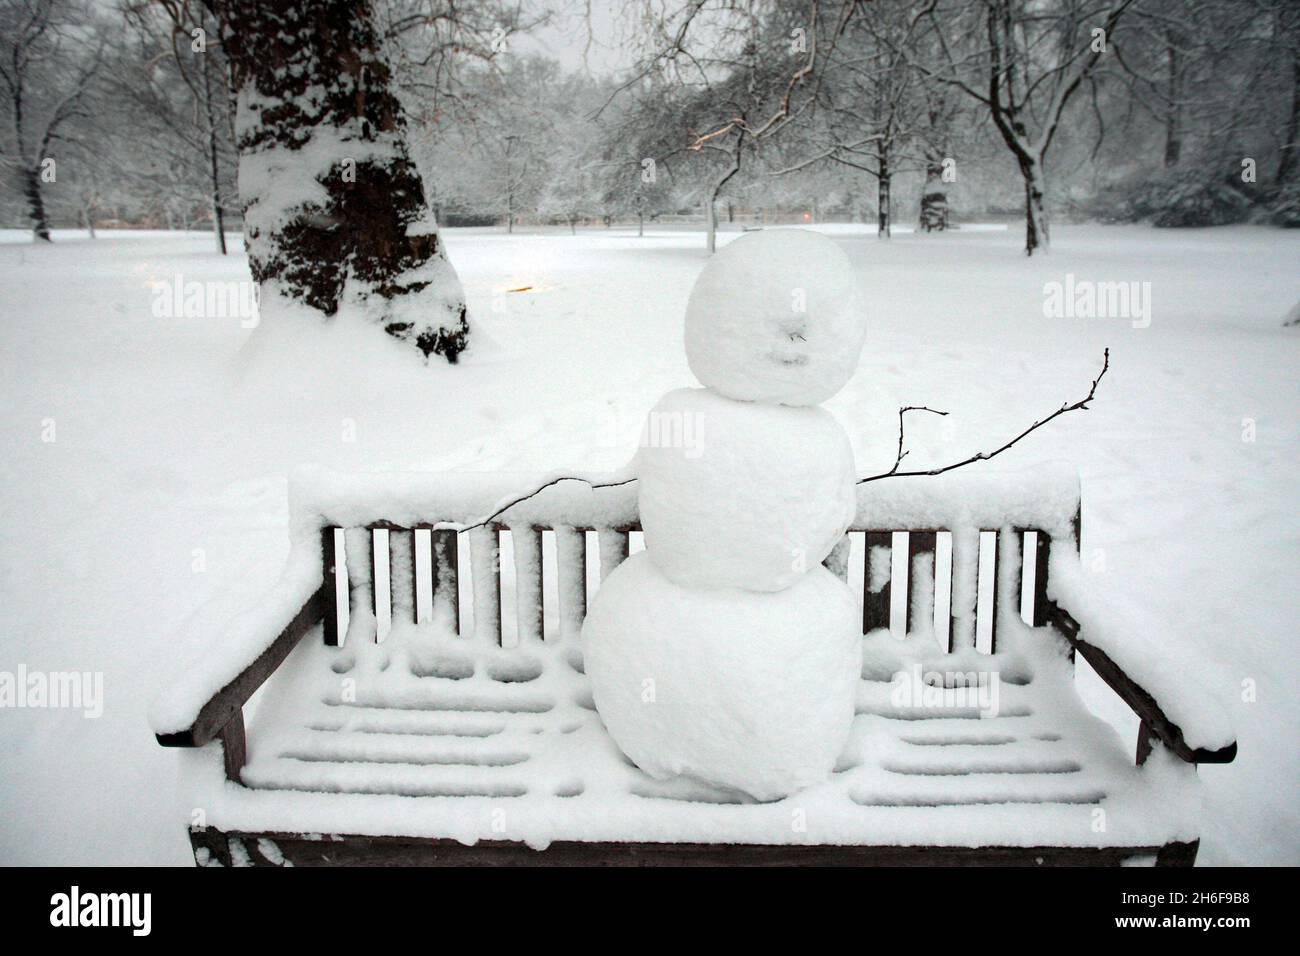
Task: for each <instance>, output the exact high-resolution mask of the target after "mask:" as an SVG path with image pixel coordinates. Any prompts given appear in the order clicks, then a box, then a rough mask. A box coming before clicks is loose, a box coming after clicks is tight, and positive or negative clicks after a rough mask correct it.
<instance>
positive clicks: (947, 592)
mask: <svg viewBox="0 0 1300 956" xmlns="http://www.w3.org/2000/svg"><path fill="white" fill-rule="evenodd" d="M556 477H558V476H552V475H537V474H529V475H519V474H503V473H490V474H484V473H475V472H460V473H455V472H453V473H428V474H400V473H387V474H342V473H337V472H330V471H325V470H321V469H311V470H307V471H302V472H299V473H298V474H297V475H295V477H294V479H293V481H292V483H291V490H290V502H291V515H292V518H291V521H292V526H293V528H294V535H295V539H296V540H299V541H319V542H320V546H321V547H322V548H323V551H324V554H325V566H326V568H327V577H328V573H329V570H330V569H332V570H333V571H334V573H335V575H336V576H335V578H334V584H335V587H334V588H332V589H327V590H329V591H331V592H332V596H333V597H334V599H335V602H336V605H337V609H336V611H335V620H336V621H338V623H337V624H335V625H334V626H331V622H330V620H329V615H327V622H326V640H327V641H328V642H330V643H338V642H340V641H342V640H345V639H369V640H374V639H376V637H377V638H379V639H382V638H383V636H384V635H385V634H386V633H387V631H388V630H389V628H390V627H391V624H392V621H394V620H397V619H401V620H407V621H411V620H414V621H416V622H424V621H429V620H432V619H434V618H435V617H437V616H438V615H440V614H441V615H444V616H445V617H446V618H447V619H448V620H449V622H450V624H451V626H452V627H453V628H454V629H455V630H457V631H458V632H459V631H461V630H462V627H461V625H462V610H464V611H466V612H467V613H468V615H470V616H472V618H473V622H474V623H473V631H474V633H475V634H476V635H477V636H479V637H482V638H485V639H487V640H489V641H492V642H494V643H496V642H501V641H503V640H504V641H505V642H506V643H513V642H514V641H515V640H519V641H526V640H540V639H544V638H547V637H550V636H552V634H551V633H550V632H552V631H558V633H572V632H575V631H576V630H577V629H578V628H580V627H581V624H582V620H583V617H584V615H585V613H586V602H587V595H588V591H589V589H590V588H591V587H593V586H595V585H597V584H598V580H599V577H601V576H603V575H605V574H608V573H609V572H610V571H612V570H613V568H614V567H616V566H617V565H618V563H619V562H620V561H622V560H623V558H625V557H626V556H627V554H628V552H629V550H630V549H631V548H632V547H634V541H635V538H636V537H638V535H639V524H638V517H637V501H636V484H635V482H633V483H630V484H623V485H620V486H617V487H594V488H593V487H591V485H589V484H587V483H585V482H583V481H560V482H557V483H554V484H548V483H549V482H551V481H553V480H554V479H555V478H556ZM602 480H604V481H609V480H611V479H610V478H609V477H604V478H600V477H593V478H592V481H593V482H596V483H599V482H600V481H602ZM615 480H616V479H615ZM538 488H540V489H541V490H540V491H538V492H537V493H536V494H535V495H532V496H531V497H529V498H528V499H527V500H525V501H520V502H518V503H517V504H513V505H511V506H510V507H508V508H505V510H504V511H502V510H501V509H502V508H503V507H504V506H506V505H510V503H511V502H516V501H517V500H518V499H519V498H521V497H523V496H524V495H526V494H528V493H529V492H531V491H533V490H534V489H538ZM1078 509H1079V483H1078V477H1077V474H1076V473H1075V472H1074V470H1073V469H1072V468H1069V467H1065V466H1058V465H1048V466H1040V467H1037V468H1034V469H1032V470H1025V471H1015V472H1005V471H1004V472H998V471H982V470H978V469H971V470H969V471H967V472H963V473H961V474H957V473H950V474H946V475H942V476H936V477H932V478H900V479H887V480H884V481H878V482H869V483H867V484H863V485H859V488H858V514H857V517H856V520H855V522H854V524H853V526H852V528H851V529H850V532H851V533H850V534H849V535H847V536H846V537H845V539H844V540H843V541H842V542H841V545H840V546H839V547H838V548H837V549H836V551H835V552H834V553H833V554H832V555H831V556H830V557H829V558H828V559H827V561H826V564H827V566H828V567H830V568H831V569H832V570H833V571H835V572H836V573H838V574H840V575H841V576H842V577H845V578H846V579H848V578H849V577H850V576H852V577H853V579H854V580H853V582H852V583H854V584H855V586H857V587H858V588H859V589H860V594H861V596H862V598H863V608H864V613H863V629H864V631H870V630H873V629H874V628H876V627H885V628H892V629H894V630H896V631H906V630H911V629H912V627H913V625H915V624H917V623H918V622H919V621H920V616H921V615H925V614H929V613H932V612H933V611H934V609H935V608H936V606H941V610H940V613H939V614H938V615H937V616H940V617H942V607H946V608H947V611H948V614H947V617H948V621H947V623H945V622H943V621H939V622H938V623H937V624H936V630H937V631H939V632H941V633H940V638H941V640H942V642H943V643H944V645H945V646H947V647H950V648H952V649H957V648H962V647H967V646H976V645H977V643H978V642H979V641H980V640H981V639H982V641H983V645H984V646H983V648H982V649H985V650H993V649H994V647H995V643H996V630H997V621H998V618H999V617H1000V616H1001V614H1003V613H1012V614H1019V613H1020V612H1021V609H1022V600H1021V588H1022V565H1023V574H1024V576H1025V583H1024V589H1025V593H1026V595H1033V596H1034V599H1031V598H1029V597H1026V603H1025V604H1024V606H1025V607H1027V608H1030V609H1031V610H1032V613H1033V616H1034V618H1035V619H1036V620H1035V623H1041V620H1040V618H1041V609H1042V606H1043V598H1042V594H1043V591H1044V588H1045V585H1046V573H1045V572H1046V561H1047V547H1046V545H1047V542H1048V541H1049V540H1051V539H1054V540H1058V541H1069V540H1071V539H1072V537H1073V536H1074V535H1075V533H1076V532H1075V529H1074V526H1073V522H1074V521H1075V518H1076V516H1077V514H1078ZM498 511H500V512H501V513H500V514H499V515H497V514H496V513H497V512H498ZM490 515H496V516H495V517H494V518H493V519H492V520H491V521H490V522H487V523H486V524H484V523H483V522H484V519H486V518H487V517H488V516H490ZM1039 531H1042V532H1045V535H1043V534H1038V533H1037V532H1039ZM908 532H911V534H908ZM1025 532H1028V534H1025ZM630 536H631V538H632V541H630V540H629V537H630ZM1022 546H1023V547H1024V548H1027V549H1031V554H1030V560H1029V561H1023V560H1022V557H1021V552H1022ZM597 569H598V570H597ZM466 578H468V579H469V580H468V583H463V582H465V579H466ZM895 579H898V580H900V582H904V581H905V584H904V585H903V586H900V587H898V588H894V587H893V586H892V582H893V581H894V580H895ZM1035 599H1036V603H1037V605H1038V606H1037V607H1035V606H1034V605H1035ZM936 602H939V604H936ZM557 604H558V608H557V607H556V605H557ZM343 608H346V609H347V610H346V611H341V610H338V609H343ZM548 611H549V612H550V613H549V618H550V619H551V621H552V624H551V626H550V628H549V630H548V625H547V619H548Z"/></svg>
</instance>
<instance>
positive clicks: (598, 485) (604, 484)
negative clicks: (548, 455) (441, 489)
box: [457, 475, 636, 531]
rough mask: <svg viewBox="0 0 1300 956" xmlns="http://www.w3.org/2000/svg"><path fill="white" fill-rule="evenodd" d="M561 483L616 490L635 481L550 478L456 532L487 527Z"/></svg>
mask: <svg viewBox="0 0 1300 956" xmlns="http://www.w3.org/2000/svg"><path fill="white" fill-rule="evenodd" d="M562 481H580V482H582V483H583V484H584V485H587V486H588V487H589V488H618V487H620V486H622V485H630V484H631V483H632V482H634V481H636V478H635V477H633V478H623V479H621V480H619V481H605V482H593V481H589V480H588V479H586V478H578V477H575V476H571V475H564V476H561V477H559V478H552V479H551V480H550V481H548V482H546V483H545V484H543V485H539V486H538V487H536V488H534V489H533V490H532V491H530V492H528V493H527V494H523V495H520V496H519V497H518V498H515V499H514V500H513V501H510V502H508V503H506V504H504V505H502V506H501V507H500V508H498V509H497V510H496V511H494V512H492V513H491V514H490V515H488V516H487V517H486V518H483V519H482V520H480V521H476V522H475V523H474V524H470V525H465V526H464V527H463V528H458V529H457V530H458V531H473V530H474V529H476V528H483V527H486V526H487V525H489V524H491V523H492V522H493V521H495V520H496V519H497V518H499V517H501V516H502V515H503V514H505V513H506V512H507V511H509V510H510V509H511V508H513V507H514V506H515V505H517V504H522V503H523V502H525V501H527V500H528V499H529V498H534V497H536V496H537V495H539V494H541V493H542V492H543V491H545V490H546V489H547V488H552V487H554V486H555V485H558V484H559V483H560V482H562Z"/></svg>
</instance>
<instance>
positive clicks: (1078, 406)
mask: <svg viewBox="0 0 1300 956" xmlns="http://www.w3.org/2000/svg"><path fill="white" fill-rule="evenodd" d="M1108 368H1110V349H1106V351H1105V352H1104V353H1103V355H1102V362H1101V371H1100V372H1098V373H1097V377H1096V378H1094V379H1093V380H1092V387H1091V388H1090V389H1088V394H1087V395H1085V396H1084V397H1083V398H1081V399H1079V401H1077V402H1074V403H1070V404H1065V405H1062V406H1061V407H1060V408H1058V409H1057V410H1056V411H1054V412H1052V414H1050V415H1048V416H1047V417H1046V418H1043V419H1041V420H1039V421H1036V422H1034V423H1033V424H1032V425H1030V426H1029V427H1028V428H1026V429H1025V430H1024V431H1022V432H1021V433H1020V434H1019V435H1017V436H1016V437H1015V438H1012V439H1011V440H1010V441H1008V442H1005V443H1004V444H1002V445H1000V446H999V447H997V448H995V449H994V450H993V451H981V452H977V453H976V454H974V455H971V456H970V457H969V458H966V459H963V460H962V461H957V462H953V463H952V464H950V465H944V466H942V467H941V468H930V469H927V470H924V471H899V470H898V464H899V462H900V461H902V459H903V457H904V453H903V451H902V448H903V412H906V411H908V410H909V409H910V407H911V406H909V408H904V409H901V410H900V411H899V413H898V448H899V456H898V459H897V460H895V462H894V467H893V468H891V469H889V471H886V472H881V473H880V474H878V475H868V476H867V477H866V478H859V479H858V484H860V485H863V484H866V483H867V482H869V481H879V480H880V479H882V478H914V477H920V476H922V475H942V474H943V473H944V472H947V471H952V470H953V469H955V468H961V467H962V466H963V465H973V464H974V463H975V462H977V461H988V460H989V459H990V458H996V457H997V456H998V455H1000V454H1002V453H1003V452H1004V451H1006V450H1007V449H1008V448H1010V447H1011V446H1012V445H1014V444H1015V443H1016V442H1018V441H1020V439H1022V438H1024V437H1025V436H1026V435H1028V434H1029V433H1030V432H1033V431H1037V430H1038V429H1040V428H1042V427H1043V426H1044V425H1046V424H1047V423H1048V422H1050V421H1051V420H1052V419H1054V418H1058V417H1060V416H1061V415H1064V414H1066V413H1067V412H1074V411H1081V410H1082V411H1087V409H1088V403H1089V402H1091V401H1092V399H1093V397H1094V396H1095V395H1096V394H1097V383H1098V382H1100V381H1101V380H1102V377H1103V376H1105V374H1106V370H1107V369H1108ZM926 411H933V409H926ZM936 414H943V413H942V412H938V413H936Z"/></svg>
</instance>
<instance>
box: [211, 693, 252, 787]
mask: <svg viewBox="0 0 1300 956" xmlns="http://www.w3.org/2000/svg"><path fill="white" fill-rule="evenodd" d="M217 739H218V740H220V741H221V751H222V754H223V756H224V761H225V765H226V778H227V779H228V780H232V781H234V782H235V783H239V782H240V780H239V775H240V772H241V771H242V770H243V769H244V763H245V761H246V760H247V759H248V740H247V738H246V737H245V736H244V712H243V711H242V710H237V711H235V716H234V717H231V718H230V720H229V721H228V722H227V723H226V726H224V727H222V728H221V732H220V733H219V734H217Z"/></svg>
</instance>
